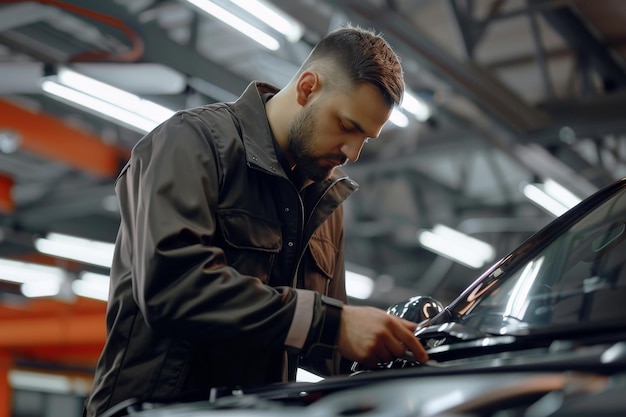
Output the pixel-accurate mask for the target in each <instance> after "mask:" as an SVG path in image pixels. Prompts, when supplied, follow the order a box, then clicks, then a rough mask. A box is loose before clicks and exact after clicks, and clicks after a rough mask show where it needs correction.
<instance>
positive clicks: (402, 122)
mask: <svg viewBox="0 0 626 417" xmlns="http://www.w3.org/2000/svg"><path fill="white" fill-rule="evenodd" d="M389 121H390V122H391V123H393V124H394V125H396V126H398V127H407V126H408V125H409V118H408V117H406V115H405V114H404V113H402V112H401V111H400V110H398V109H396V108H394V109H393V110H392V111H391V115H390V116H389Z"/></svg>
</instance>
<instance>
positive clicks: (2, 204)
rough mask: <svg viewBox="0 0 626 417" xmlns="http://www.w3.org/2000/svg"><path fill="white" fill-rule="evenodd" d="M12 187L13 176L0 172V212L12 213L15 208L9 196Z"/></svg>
mask: <svg viewBox="0 0 626 417" xmlns="http://www.w3.org/2000/svg"><path fill="white" fill-rule="evenodd" d="M12 188H13V178H11V177H8V176H6V175H3V174H0V213H12V212H13V211H14V210H15V203H14V202H13V197H12V196H11V189H12Z"/></svg>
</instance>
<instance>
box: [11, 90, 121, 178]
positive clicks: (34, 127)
mask: <svg viewBox="0 0 626 417" xmlns="http://www.w3.org/2000/svg"><path fill="white" fill-rule="evenodd" d="M0 125H1V126H2V128H3V129H5V130H13V131H15V132H18V134H19V146H20V149H22V150H24V151H27V152H31V153H34V154H37V155H40V156H43V157H45V158H50V159H54V160H57V161H60V162H63V163H65V164H68V165H69V166H72V167H74V168H77V169H79V170H83V171H85V172H90V173H93V174H95V175H97V176H103V177H111V176H115V175H117V172H118V170H119V168H120V161H121V160H122V159H124V158H126V157H127V153H128V150H122V149H120V148H117V147H115V146H111V145H109V144H107V143H105V142H104V141H103V140H102V139H101V138H100V137H99V136H97V135H94V134H91V133H89V132H86V131H83V130H81V129H78V128H75V127H72V126H70V125H68V124H66V123H63V122H62V121H60V120H57V119H55V118H54V117H52V116H50V115H47V114H44V113H40V112H35V111H31V110H29V109H26V108H23V107H20V106H18V105H16V104H13V103H11V102H9V101H6V100H2V99H0Z"/></svg>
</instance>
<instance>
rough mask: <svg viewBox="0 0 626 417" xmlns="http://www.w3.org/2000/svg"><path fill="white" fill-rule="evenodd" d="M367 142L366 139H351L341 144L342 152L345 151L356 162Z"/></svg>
mask: <svg viewBox="0 0 626 417" xmlns="http://www.w3.org/2000/svg"><path fill="white" fill-rule="evenodd" d="M364 144H365V139H359V140H356V139H354V140H349V141H347V142H346V143H344V144H343V146H341V153H343V154H344V155H345V156H346V157H347V158H348V159H349V160H350V161H352V162H356V160H358V159H359V155H361V150H362V149H363V145H364Z"/></svg>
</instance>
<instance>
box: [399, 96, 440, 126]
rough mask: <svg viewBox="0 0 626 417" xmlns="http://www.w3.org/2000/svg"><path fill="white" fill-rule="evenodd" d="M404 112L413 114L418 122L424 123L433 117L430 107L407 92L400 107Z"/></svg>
mask: <svg viewBox="0 0 626 417" xmlns="http://www.w3.org/2000/svg"><path fill="white" fill-rule="evenodd" d="M400 107H402V108H403V109H404V110H406V111H407V112H409V113H411V114H412V115H413V116H415V118H416V119H417V120H419V121H420V122H424V121H426V120H428V118H429V117H430V116H431V114H432V113H431V111H430V107H428V105H427V104H426V103H424V101H422V100H420V99H419V98H417V97H415V96H414V95H412V94H411V93H410V92H409V91H405V92H404V95H403V97H402V103H401V105H400Z"/></svg>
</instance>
